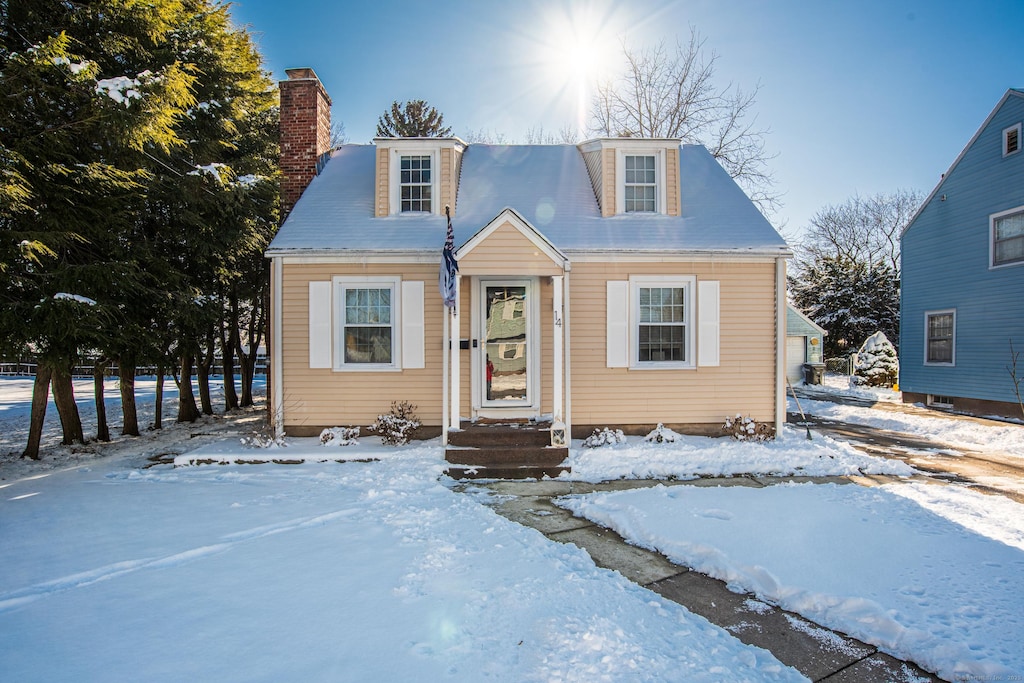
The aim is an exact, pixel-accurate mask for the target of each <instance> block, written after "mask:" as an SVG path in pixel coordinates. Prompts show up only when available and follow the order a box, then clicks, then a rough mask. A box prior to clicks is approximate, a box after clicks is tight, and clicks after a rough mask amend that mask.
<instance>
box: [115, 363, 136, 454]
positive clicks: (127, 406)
mask: <svg viewBox="0 0 1024 683" xmlns="http://www.w3.org/2000/svg"><path fill="white" fill-rule="evenodd" d="M117 383H118V387H119V388H120V389H121V416H122V422H123V424H122V426H121V434H123V435H124V436H138V435H139V410H138V406H137V405H136V404H135V361H134V360H129V359H126V358H125V357H123V356H122V357H121V358H119V359H118V361H117Z"/></svg>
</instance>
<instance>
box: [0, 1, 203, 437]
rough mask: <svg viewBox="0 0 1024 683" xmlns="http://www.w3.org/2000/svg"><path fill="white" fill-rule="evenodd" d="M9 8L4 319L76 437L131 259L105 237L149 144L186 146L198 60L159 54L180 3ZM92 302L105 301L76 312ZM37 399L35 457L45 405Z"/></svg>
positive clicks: (132, 189) (4, 83) (112, 236)
mask: <svg viewBox="0 0 1024 683" xmlns="http://www.w3.org/2000/svg"><path fill="white" fill-rule="evenodd" d="M4 10H5V16H4V19H5V21H4V22H3V23H4V26H3V29H2V30H3V44H2V46H0V93H2V94H3V97H0V122H2V123H0V133H2V138H0V149H2V150H3V151H2V153H0V164H3V167H2V168H0V176H2V177H4V178H5V181H4V183H3V189H2V190H0V192H3V194H4V196H5V198H8V197H10V198H13V199H14V201H13V202H12V203H10V204H8V203H6V202H5V203H4V204H5V206H4V208H3V209H2V210H0V244H3V245H4V246H3V247H0V259H2V261H0V297H2V299H3V301H2V303H3V305H2V306H0V329H5V330H8V332H7V333H6V335H5V338H4V340H3V342H4V344H5V345H6V346H7V347H8V348H10V347H12V346H13V347H15V348H16V349H29V350H31V351H32V352H33V353H34V354H35V355H36V357H37V359H38V362H39V367H40V373H41V377H37V382H36V389H37V391H38V392H45V391H46V389H47V387H46V386H45V385H44V383H43V382H42V381H39V380H41V379H48V380H49V383H52V384H53V388H54V397H55V402H56V404H57V408H58V412H59V413H60V415H61V422H62V425H63V426H64V440H65V442H70V441H80V440H82V438H83V437H82V434H81V421H80V419H79V418H78V414H77V407H76V405H75V402H74V398H73V393H72V389H71V369H72V367H73V366H74V364H75V362H76V360H77V359H78V357H79V356H80V355H81V353H82V352H83V351H84V350H86V349H88V348H91V347H93V345H94V344H96V343H97V342H98V341H100V340H98V339H97V335H98V334H100V330H102V329H103V328H104V327H106V326H104V325H102V320H103V319H104V318H110V317H113V315H114V314H115V313H116V311H115V310H114V309H112V307H111V305H110V302H109V301H106V300H104V298H103V294H105V293H107V292H109V291H111V290H113V289H117V288H119V287H121V286H123V284H122V285H118V286H115V285H114V283H113V280H114V278H116V277H118V276H120V275H122V274H125V273H128V274H130V273H131V270H132V269H131V267H130V265H128V264H124V263H122V262H119V261H118V259H117V253H116V252H110V251H108V249H107V248H108V247H109V245H111V244H113V243H116V242H118V240H119V239H121V238H122V237H123V235H124V234H125V231H126V227H127V226H130V225H131V223H132V221H133V215H134V208H135V202H134V200H135V197H136V196H137V193H138V192H139V191H140V190H141V189H142V188H143V187H144V183H145V181H146V179H147V173H146V170H145V169H144V168H143V167H142V166H141V164H140V157H141V154H142V153H144V152H145V151H146V150H149V149H170V148H172V147H174V146H176V145H177V144H179V142H180V139H179V138H178V137H177V135H176V133H175V131H174V130H173V124H174V121H175V118H176V116H177V115H178V114H179V113H180V112H181V111H182V110H183V109H184V108H185V107H187V106H188V105H189V104H191V102H192V98H191V95H190V93H189V87H190V85H191V82H192V75H191V74H190V73H189V72H188V70H187V69H186V68H185V67H183V65H181V64H180V63H178V62H177V61H160V60H157V59H153V58H152V57H153V55H154V52H155V50H157V49H158V48H159V46H160V42H161V39H162V36H163V35H165V34H166V32H167V31H169V30H170V29H171V28H172V27H173V26H175V25H176V24H178V23H180V21H181V19H182V6H181V3H180V2H179V1H178V0H154V1H153V2H149V3H125V2H118V1H117V0H98V1H97V2H91V3H84V4H83V3H64V2H58V1H56V0H43V1H42V2H40V1H39V0H9V1H8V2H6V3H4ZM143 65H144V68H142V67H143ZM65 295H74V296H73V297H71V298H69V297H66V296H65ZM84 300H90V301H93V302H95V304H88V305H87V308H88V309H89V312H88V314H84V312H83V314H82V315H77V313H79V312H82V311H79V309H80V308H81V306H80V304H81V302H82V301H84ZM69 302H71V303H69ZM68 306H75V307H77V308H75V309H73V310H72V311H69V310H67V309H68ZM69 312H71V313H76V314H72V315H69ZM97 323H100V324H99V325H97ZM11 330H14V331H13V332H11ZM36 398H38V396H37V397H36ZM33 404H34V406H39V407H40V411H39V413H40V414H35V413H34V414H33V419H32V426H33V436H32V437H30V442H29V447H28V448H27V449H26V453H25V454H26V455H28V456H31V457H35V456H36V455H37V450H35V448H37V447H38V431H37V430H38V429H41V426H42V414H41V412H42V410H45V405H46V404H45V401H37V400H34V401H33ZM34 447H35V448H34Z"/></svg>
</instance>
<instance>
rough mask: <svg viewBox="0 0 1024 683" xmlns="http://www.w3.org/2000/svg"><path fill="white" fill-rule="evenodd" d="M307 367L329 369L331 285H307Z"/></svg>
mask: <svg viewBox="0 0 1024 683" xmlns="http://www.w3.org/2000/svg"><path fill="white" fill-rule="evenodd" d="M309 367H311V368H329V367H331V283H330V282H329V281H328V282H310V283H309Z"/></svg>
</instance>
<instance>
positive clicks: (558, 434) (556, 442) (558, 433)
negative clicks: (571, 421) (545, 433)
mask: <svg viewBox="0 0 1024 683" xmlns="http://www.w3.org/2000/svg"><path fill="white" fill-rule="evenodd" d="M551 445H552V446H558V447H561V446H565V423H564V422H562V421H561V420H555V421H554V422H552V423H551Z"/></svg>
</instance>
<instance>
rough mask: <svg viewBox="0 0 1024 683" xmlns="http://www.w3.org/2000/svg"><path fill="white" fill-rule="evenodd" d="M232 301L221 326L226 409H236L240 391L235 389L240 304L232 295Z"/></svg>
mask: <svg viewBox="0 0 1024 683" xmlns="http://www.w3.org/2000/svg"><path fill="white" fill-rule="evenodd" d="M230 301H231V303H230V304H229V306H230V312H229V315H228V319H227V320H226V321H225V320H223V319H222V320H221V326H220V350H221V354H222V356H223V358H222V359H221V360H222V361H223V364H224V410H225V411H228V410H234V409H235V408H237V407H238V393H237V392H236V391H235V347H236V346H237V344H236V343H235V339H236V338H237V337H238V321H237V318H238V304H237V302H236V300H235V297H234V296H233V295H232V296H231V297H230ZM225 327H227V328H228V330H229V332H228V337H227V338H225V336H224V328H225Z"/></svg>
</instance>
